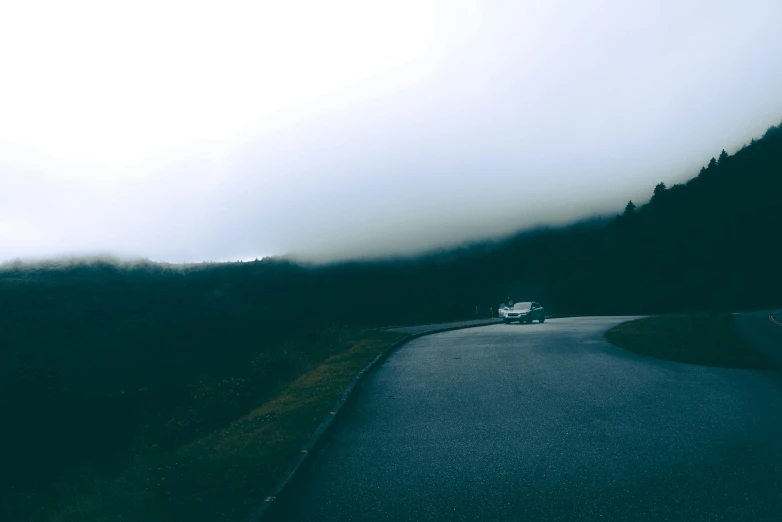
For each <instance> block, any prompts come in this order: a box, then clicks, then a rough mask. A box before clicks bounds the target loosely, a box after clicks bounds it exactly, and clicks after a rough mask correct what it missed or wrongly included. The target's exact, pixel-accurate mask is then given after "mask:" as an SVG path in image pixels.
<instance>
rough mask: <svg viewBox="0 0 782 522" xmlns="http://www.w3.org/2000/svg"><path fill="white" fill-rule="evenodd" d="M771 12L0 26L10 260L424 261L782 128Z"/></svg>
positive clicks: (721, 6) (311, 14) (585, 9)
mask: <svg viewBox="0 0 782 522" xmlns="http://www.w3.org/2000/svg"><path fill="white" fill-rule="evenodd" d="M781 21H782V2H780V1H779V0H744V1H742V2H737V1H716V0H694V1H686V0H685V1H683V0H654V1H647V0H626V1H620V0H603V1H601V0H594V1H589V2H587V1H580V2H577V1H564V0H545V1H544V0H540V1H524V0H518V1H487V2H477V1H458V0H448V1H440V2H438V1H426V0H412V1H405V0H393V1H388V2H386V1H383V2H381V1H371V0H369V1H368V0H358V1H342V0H331V1H329V2H322V1H318V0H313V1H298V0H286V1H285V2H280V1H277V0H273V1H266V2H263V1H260V2H259V1H256V2H228V1H219V2H217V1H215V2H194V1H192V0H191V1H182V2H179V1H169V0H155V1H150V2H144V1H135V2H125V3H122V5H120V3H119V2H104V1H95V2H88V1H81V0H74V1H69V2H59V1H54V2H36V1H25V2H3V3H0V71H2V79H1V80H0V260H3V259H13V258H40V257H51V256H57V255H74V254H77V255H78V254H96V253H113V254H118V255H127V256H137V257H148V258H150V259H153V260H161V261H170V262H180V261H202V260H237V259H251V258H254V257H262V256H265V255H273V254H293V255H297V256H299V257H302V258H305V259H310V260H334V259H344V258H351V257H366V256H370V257H371V256H384V255H397V254H408V253H413V252H418V251H421V250H426V249H431V248H438V247H442V246H448V245H454V244H458V243H461V242H463V241H469V240H475V239H481V238H487V237H493V236H498V235H503V234H507V233H510V232H513V231H515V230H518V229H523V228H525V227H530V226H534V225H538V224H557V223H564V222H568V221H572V220H574V219H577V218H579V217H582V216H588V215H594V214H597V213H605V212H612V213H616V212H619V211H621V209H622V208H623V207H624V204H625V203H626V202H627V200H628V199H634V200H636V201H637V202H642V201H645V200H647V199H648V198H649V196H650V195H651V192H652V189H653V188H654V185H655V184H656V183H658V182H660V181H664V182H666V183H668V184H671V183H674V182H677V181H682V180H685V179H687V178H689V177H692V176H694V175H695V174H697V171H698V169H699V168H700V166H701V165H703V164H705V163H706V162H707V161H708V159H709V158H710V157H711V156H716V155H718V154H719V152H720V150H721V149H722V148H725V149H727V150H728V152H730V153H733V152H735V150H737V149H738V148H739V147H740V146H741V145H742V144H743V143H746V142H748V141H749V140H750V139H751V138H752V137H757V136H758V135H760V134H762V133H763V131H764V130H765V129H766V128H767V127H769V126H770V125H773V124H778V123H779V122H780V121H782V58H780V57H782V30H780V22H781Z"/></svg>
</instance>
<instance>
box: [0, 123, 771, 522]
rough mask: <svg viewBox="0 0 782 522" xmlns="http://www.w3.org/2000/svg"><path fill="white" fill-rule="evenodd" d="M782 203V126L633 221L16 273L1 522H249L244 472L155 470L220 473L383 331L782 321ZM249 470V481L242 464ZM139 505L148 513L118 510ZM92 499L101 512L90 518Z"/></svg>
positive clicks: (2, 389) (6, 348) (1, 353)
mask: <svg viewBox="0 0 782 522" xmlns="http://www.w3.org/2000/svg"><path fill="white" fill-rule="evenodd" d="M606 189H607V190H610V187H607V188H606ZM780 194H782V129H780V128H779V127H776V128H772V129H769V131H768V132H767V133H766V135H765V136H764V137H763V138H762V139H760V140H758V141H756V142H753V143H752V144H750V145H749V146H747V147H745V148H744V149H742V150H741V151H739V152H738V153H736V154H735V155H733V156H728V155H726V154H724V155H722V156H721V157H720V158H719V160H716V159H715V160H713V161H712V162H710V164H709V166H708V167H707V168H704V169H703V170H702V171H701V173H700V174H699V175H698V176H697V177H696V178H694V179H692V180H690V181H689V182H688V183H686V184H682V185H675V186H673V187H670V188H665V187H664V186H662V185H660V186H658V187H657V188H656V189H655V190H654V196H653V197H652V198H651V201H650V202H649V203H647V204H646V205H642V206H639V207H636V206H635V205H628V206H627V209H626V210H625V212H624V213H623V214H622V215H621V216H617V217H616V218H614V219H610V220H595V221H590V222H585V223H581V224H578V225H574V226H571V227H566V228H561V229H543V230H537V231H533V232H528V233H523V234H519V235H517V236H515V237H513V238H509V239H507V240H505V241H502V242H495V243H486V244H482V245H477V246H472V247H468V248H463V249H460V250H457V251H451V252H445V253H439V254H434V255H429V256H425V257H421V258H418V259H409V260H396V261H386V262H354V263H342V264H337V265H332V266H324V267H306V266H301V265H298V264H296V263H293V262H290V261H286V260H277V259H265V260H263V261H258V262H253V263H230V264H220V265H207V264H204V265H189V266H179V267H176V266H168V265H159V264H154V263H137V264H114V263H111V262H105V261H94V262H76V263H65V264H62V265H57V264H54V263H51V264H39V265H24V264H8V265H5V266H3V267H2V268H0V418H1V419H2V420H3V429H2V430H0V462H2V463H3V465H2V467H0V497H1V498H0V506H1V507H0V519H2V520H17V519H22V520H24V519H30V518H32V519H36V518H37V519H41V520H46V519H49V518H51V516H50V514H51V513H55V512H56V513H61V514H64V515H63V516H64V518H65V519H68V516H70V517H71V518H70V519H76V520H79V519H81V520H84V519H99V518H100V517H99V516H98V515H96V513H111V512H114V513H116V512H122V511H123V506H125V507H127V505H128V504H132V503H133V502H136V503H142V504H143V503H144V502H146V503H147V504H146V507H137V508H136V509H139V510H140V511H138V512H137V515H138V517H140V518H135V519H137V520H152V519H154V517H155V516H157V519H160V520H182V519H184V518H189V519H197V517H196V515H194V514H192V513H190V512H187V516H186V517H185V516H183V515H182V514H183V513H184V512H185V511H183V510H185V509H186V506H190V505H193V503H192V502H189V501H188V500H187V499H194V498H199V497H203V498H204V499H206V498H221V499H223V501H216V502H215V503H213V504H212V507H211V508H210V509H212V511H208V510H207V509H201V510H199V511H198V512H199V513H203V517H204V518H203V519H204V520H215V519H220V517H221V516H222V517H223V518H225V519H239V518H242V516H243V515H242V514H240V513H238V511H233V510H234V509H235V510H241V509H242V507H241V506H238V507H237V506H235V505H231V506H227V505H226V504H225V503H230V502H229V501H228V500H227V499H228V498H229V492H231V491H234V492H236V495H237V497H236V498H238V497H239V496H241V495H243V494H245V493H252V494H253V495H255V494H257V493H258V491H257V490H252V491H250V490H243V489H241V488H240V487H238V486H237V484H236V480H235V479H234V478H232V477H233V475H231V471H230V469H239V468H241V466H239V465H238V464H237V465H236V467H235V468H230V469H224V468H222V467H220V466H221V465H217V467H215V468H214V470H218V471H214V472H208V471H204V469H203V468H199V467H197V466H196V467H194V468H188V470H189V471H188V472H187V473H186V474H185V475H186V476H193V475H196V474H203V476H204V477H210V479H209V480H210V482H209V484H204V483H202V482H198V481H199V480H201V479H196V478H193V480H192V482H187V481H184V482H179V484H180V485H181V486H178V487H177V489H175V490H171V492H170V495H169V494H168V493H160V494H156V495H157V496H156V495H152V496H145V495H146V494H142V493H141V491H148V490H144V489H143V487H142V485H141V484H142V483H143V482H144V481H145V480H148V479H149V477H150V475H145V474H144V473H150V472H152V471H154V470H155V468H154V464H153V465H149V463H150V462H157V460H156V459H160V461H161V462H162V461H166V462H168V461H167V460H166V459H172V458H173V459H176V458H179V456H180V455H182V454H183V453H181V452H185V453H184V454H187V455H205V454H206V453H204V454H200V453H192V454H191V453H187V452H189V451H190V449H188V448H193V447H196V446H198V445H200V444H207V445H208V444H210V443H207V442H204V441H214V440H218V439H215V437H219V436H220V435H218V434H220V433H223V432H224V431H225V430H226V429H230V428H228V427H229V426H233V425H236V424H235V423H240V424H241V423H242V422H244V421H243V419H246V418H247V417H246V416H247V415H251V416H252V413H251V412H254V411H257V409H258V408H263V407H264V406H263V405H264V404H268V402H269V401H274V400H276V399H275V398H278V397H280V394H281V393H284V390H285V389H286V386H289V385H291V383H292V382H293V381H294V380H295V379H297V378H299V377H300V376H302V375H303V374H306V372H308V371H311V370H312V369H314V368H317V367H319V365H321V364H323V363H324V361H326V360H328V359H329V358H330V357H335V356H338V355H339V354H345V353H348V351H349V350H350V349H352V347H353V346H354V345H355V343H357V342H359V341H356V340H355V339H357V337H356V335H358V334H357V332H361V331H365V330H366V329H368V328H375V327H379V326H383V325H390V324H397V325H399V324H416V323H425V322H437V321H445V320H451V319H463V318H468V317H472V316H474V311H475V307H476V305H484V306H485V307H488V306H494V307H496V306H497V304H498V303H499V302H500V301H501V300H504V299H505V298H506V297H507V296H508V295H510V296H512V297H513V298H514V299H515V300H517V301H523V300H535V301H539V302H541V303H542V304H544V305H545V307H546V310H547V313H549V314H608V313H658V312H659V313H663V312H688V311H694V310H701V311H703V310H712V311H719V310H730V309H740V308H751V307H758V308H765V307H772V306H774V305H777V304H778V303H779V299H780V295H782V277H780V267H782V249H780V248H779V242H778V239H777V238H778V236H779V233H780V230H782V204H780ZM373 335H374V334H373ZM370 337H371V336H370ZM347 339H354V341H348V340H347ZM373 346H374V347H373V348H372V350H374V351H375V352H376V351H379V348H378V346H379V345H373ZM364 355H366V356H367V357H369V355H370V354H364ZM362 357H363V356H362ZM361 360H362V361H363V360H364V359H361ZM357 366H360V365H357ZM351 368H352V367H351ZM334 382H335V383H340V382H342V381H339V380H335V381H334ZM329 386H331V385H329ZM337 387H338V386H337ZM313 419H314V420H313V421H312V422H315V424H317V421H319V420H320V415H313ZM232 423H234V424H232ZM306 429H311V426H309V425H308V426H307V427H306V428H305V431H306ZM248 437H249V436H248ZM265 437H266V435H262V434H261V435H257V436H256V437H255V438H252V437H251V438H249V439H248V440H249V441H250V442H248V443H247V444H246V446H244V447H245V448H250V447H251V446H254V445H255V444H256V443H258V444H260V443H261V441H263V440H265ZM304 438H305V439H306V437H304ZM301 442H302V440H297V441H296V444H294V445H293V446H292V447H296V446H298V445H299V444H300V443H301ZM218 446H219V445H218ZM215 447H217V446H215ZM193 451H195V450H193ZM210 451H211V450H210ZM215 454H219V451H217V453H215ZM236 455H238V456H236V457H235V458H236V459H237V460H235V461H232V462H238V461H239V460H241V458H242V456H241V455H242V454H241V453H237V454H236ZM248 455H249V454H248ZM215 458H217V457H215ZM248 458H249V457H248ZM149 459H152V460H149ZM193 459H194V461H198V460H199V457H197V456H195V457H193V458H192V459H191V460H193ZM174 462H181V461H179V460H174ZM228 462H229V461H228V460H226V461H225V463H226V464H225V465H228V464H227V463H228ZM248 462H249V461H248ZM257 462H258V461H255V460H253V461H252V463H253V464H252V466H254V467H258V466H256V465H255V464H256V463H257ZM177 465H178V464H177ZM140 466H141V467H140ZM144 466H148V469H147V471H146V472H143V473H142V472H140V471H138V470H140V469H142V468H143V467H144ZM158 467H160V468H161V469H163V467H162V466H158ZM272 468H274V466H272ZM242 469H244V468H242ZM134 470H136V471H134ZM137 472H138V474H137ZM273 472H274V469H272V473H273ZM241 473H243V472H241ZM241 473H240V475H238V476H242V475H241ZM259 473H260V472H259ZM167 480H170V476H169V477H167ZM183 480H184V479H183ZM123 481H124V482H123ZM139 481H140V482H139ZM261 482H262V481H261V480H260V479H259V482H258V484H260V483H261ZM123 483H125V484H127V486H126V487H125V488H121V487H120V488H119V489H116V488H117V487H118V486H116V484H123ZM188 484H190V485H188ZM247 487H251V486H250V485H248V486H247ZM252 487H255V486H252ZM257 487H258V488H260V485H258V486H257ZM139 488H140V489H139ZM209 488H212V489H209ZM124 490H127V491H137V492H139V493H138V495H137V498H138V499H140V500H138V501H131V499H130V497H128V496H123V495H125V493H123V494H115V493H110V492H112V491H114V492H116V491H124ZM96 491H105V492H106V493H105V495H106V496H105V497H102V496H101V495H100V494H97V493H95V492H96ZM160 491H164V490H160ZM134 495H135V494H134ZM215 495H216V496H215ZM220 495H223V496H220ZM134 498H136V497H134ZM82 499H91V500H89V502H87V501H86V500H84V502H86V504H84V505H83V506H82V508H76V507H74V503H79V502H82ZM101 499H102V500H101ZM257 500H259V498H257V497H256V498H252V499H249V500H247V502H253V501H257ZM123 502H125V503H127V504H123ZM205 502H206V501H205ZM220 502H223V503H222V504H221V503H220ZM89 505H92V507H89ZM198 505H202V504H198ZM203 505H206V504H203ZM68 506H70V508H69V507H68ZM85 506H86V507H85ZM95 506H97V507H95ZM101 506H103V507H101ZM68 509H72V510H71V511H68ZM80 509H81V511H79V510H80ZM215 509H218V510H220V509H222V510H224V511H221V512H220V513H223V514H222V515H221V514H216V513H215V511H214V510H215ZM96 510H97V511H96ZM101 510H103V511H101ZM145 510H146V511H145ZM36 513H37V515H36ZM67 513H76V514H72V515H67V516H65V514H67ZM78 513H91V514H90V515H86V514H83V515H82V516H81V518H79V515H78ZM240 515H241V516H240ZM104 518H105V519H108V520H112V518H111V517H110V516H109V515H106V516H105V517H104ZM114 519H116V518H114ZM124 520H134V518H132V517H126V518H125V519H124Z"/></svg>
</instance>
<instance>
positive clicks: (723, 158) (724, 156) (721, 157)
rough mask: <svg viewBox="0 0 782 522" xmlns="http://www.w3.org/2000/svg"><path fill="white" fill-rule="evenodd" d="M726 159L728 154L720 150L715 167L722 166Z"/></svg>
mask: <svg viewBox="0 0 782 522" xmlns="http://www.w3.org/2000/svg"><path fill="white" fill-rule="evenodd" d="M726 159H728V153H727V152H725V149H722V152H720V157H719V159H718V160H717V165H723V164H724V163H725V160H726Z"/></svg>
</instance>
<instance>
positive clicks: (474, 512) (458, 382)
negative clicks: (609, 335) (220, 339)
mask: <svg viewBox="0 0 782 522" xmlns="http://www.w3.org/2000/svg"><path fill="white" fill-rule="evenodd" d="M627 319H628V318H620V317H614V318H611V317H600V318H567V319H552V320H549V321H546V323H545V324H542V325H540V324H537V323H535V324H533V325H516V324H513V325H502V324H501V325H491V326H483V327H478V328H473V329H467V330H457V331H452V332H446V333H442V334H436V335H431V336H426V337H422V338H419V339H416V340H414V341H411V342H410V343H408V344H406V345H405V346H403V347H401V348H400V349H399V350H398V351H396V352H395V353H393V354H392V355H391V356H390V357H389V358H388V359H387V361H386V362H385V364H384V365H383V366H382V367H380V368H379V369H378V370H377V371H376V372H375V373H374V374H372V375H371V376H370V377H369V378H368V379H367V380H365V381H364V385H363V389H362V390H360V391H359V393H358V395H357V396H356V398H355V401H354V403H353V404H352V405H351V407H350V410H349V411H346V412H345V415H343V416H342V417H343V418H342V419H341V420H340V422H339V423H338V424H337V425H336V426H334V431H333V432H332V433H331V436H330V437H329V441H328V442H327V443H326V445H325V446H324V447H323V449H322V450H321V452H320V453H319V454H318V456H317V457H316V458H315V459H314V460H313V462H312V464H311V465H310V467H309V468H308V469H307V470H306V471H305V472H304V473H303V474H302V476H301V477H300V478H299V482H298V483H297V484H295V485H294V487H293V488H292V489H291V491H290V493H289V495H288V496H287V498H282V499H279V500H278V506H277V507H278V508H279V509H278V512H277V514H276V515H277V517H276V518H277V519H279V520H291V521H294V520H295V521H321V520H323V521H331V520H334V521H337V520H339V521H356V520H389V521H391V520H394V521H396V520H411V521H413V520H415V521H435V520H436V521H451V520H453V521H461V520H476V521H477V520H480V521H493V520H496V521H504V520H519V521H521V520H561V521H568V522H570V521H576V520H612V521H613V520H628V521H634V520H683V521H684V520H686V521H697V520H704V521H705V520H709V521H718V520H726V521H737V520H748V521H749V520H752V521H766V520H768V521H771V520H774V521H777V520H780V518H779V517H780V513H782V393H780V391H781V390H780V387H779V384H778V382H779V381H778V377H777V375H776V374H774V373H773V372H757V371H750V370H729V369H721V368H707V367H701V366H692V365H685V364H678V363H673V362H666V361H660V360H656V359H651V358H646V357H642V356H637V355H634V354H631V353H628V352H625V351H623V350H620V349H618V348H615V347H613V346H611V345H609V344H607V343H606V342H605V341H604V340H603V333H604V332H605V331H606V330H607V329H608V328H610V327H611V326H613V325H615V324H618V323H619V322H622V321H624V320H627ZM780 331H782V328H780Z"/></svg>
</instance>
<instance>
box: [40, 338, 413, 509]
mask: <svg viewBox="0 0 782 522" xmlns="http://www.w3.org/2000/svg"><path fill="white" fill-rule="evenodd" d="M402 337H404V335H402V334H398V333H392V332H383V331H378V330H365V331H359V332H355V331H354V332H352V333H346V334H344V336H343V337H342V338H341V339H340V343H341V344H342V345H343V348H344V349H342V350H340V351H338V352H337V353H334V355H332V356H330V357H328V358H327V359H326V360H325V361H324V362H322V363H321V364H319V365H317V366H316V367H314V368H312V369H311V370H309V371H307V372H306V373H304V374H303V375H301V376H299V377H298V378H296V379H295V380H293V381H292V382H291V383H289V384H288V385H287V386H285V387H284V389H282V391H281V392H280V393H279V394H277V395H276V396H275V397H274V398H272V399H271V400H268V401H266V402H265V403H263V404H262V405H260V406H259V407H258V408H256V409H255V410H253V411H251V412H250V413H249V414H247V415H245V416H243V417H241V418H239V419H237V420H235V421H234V422H232V423H230V424H229V425H228V426H226V427H225V428H223V429H220V430H216V431H214V432H211V433H209V434H208V435H206V436H204V437H202V438H200V439H198V440H195V441H193V442H190V443H187V444H184V445H182V446H179V447H177V448H173V449H170V450H165V451H164V450H160V451H159V452H157V453H156V452H154V451H152V452H150V453H147V454H144V455H139V456H137V458H136V459H134V461H133V462H132V465H131V466H130V467H129V468H128V469H126V470H125V471H124V472H122V473H120V474H119V475H117V476H114V477H112V478H111V479H110V480H97V481H96V480H95V479H94V477H90V478H86V477H85V478H84V480H82V481H80V482H79V483H75V484H72V485H71V486H70V487H71V489H72V494H71V495H69V496H70V497H71V501H70V502H68V503H67V504H65V505H61V506H58V507H57V509H56V510H54V511H48V512H43V511H42V512H39V513H37V515H38V516H36V517H35V518H36V519H40V520H55V521H62V522H75V521H83V520H91V521H105V522H108V521H112V522H115V521H120V520H121V521H123V522H127V521H145V522H149V521H181V520H189V521H191V522H197V521H204V522H206V521H210V522H211V521H228V520H231V521H237V520H246V519H247V517H248V516H249V515H250V514H251V513H252V511H253V510H254V509H255V508H256V507H257V506H258V504H259V503H260V502H261V501H262V500H263V496H264V494H265V493H267V492H268V491H270V490H271V489H272V488H273V487H274V485H275V484H276V482H277V480H278V479H279V478H280V476H281V474H282V473H283V472H284V471H285V470H286V469H287V466H288V464H289V462H290V461H291V459H292V457H293V456H294V455H295V454H296V452H298V451H299V449H300V448H301V446H302V445H303V444H304V443H305V442H306V441H307V440H308V439H309V437H310V436H311V434H312V433H313V431H314V430H315V428H317V426H318V425H319V424H320V422H321V420H322V419H323V418H324V416H325V415H326V414H327V413H328V412H329V410H330V409H331V407H332V406H333V405H334V404H335V403H336V401H337V400H338V398H339V397H340V396H341V394H342V393H343V392H344V390H345V388H346V386H347V384H348V382H349V381H350V379H351V378H352V377H353V376H354V375H356V374H357V373H358V372H359V371H360V370H361V369H362V368H363V367H364V366H366V365H367V364H368V363H369V362H370V361H371V360H372V359H373V358H375V357H376V356H377V354H378V353H380V352H381V351H382V350H383V349H385V348H387V347H388V346H390V344H392V343H393V342H395V341H397V340H398V339H400V338H402Z"/></svg>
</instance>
